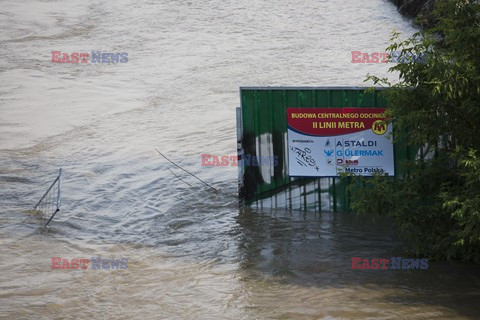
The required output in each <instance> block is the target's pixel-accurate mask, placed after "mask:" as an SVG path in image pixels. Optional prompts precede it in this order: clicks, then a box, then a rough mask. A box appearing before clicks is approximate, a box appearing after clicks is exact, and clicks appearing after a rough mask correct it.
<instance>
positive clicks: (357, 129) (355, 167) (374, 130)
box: [287, 108, 394, 177]
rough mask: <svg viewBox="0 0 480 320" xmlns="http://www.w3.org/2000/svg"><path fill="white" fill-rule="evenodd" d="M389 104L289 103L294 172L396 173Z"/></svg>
mask: <svg viewBox="0 0 480 320" xmlns="http://www.w3.org/2000/svg"><path fill="white" fill-rule="evenodd" d="M384 112H385V108H287V124H288V168H289V175H290V176H302V177H335V176H338V175H339V173H342V172H350V173H353V174H356V175H362V176H371V175H373V174H374V173H380V174H385V175H389V176H393V175H394V161H393V160H394V157H393V143H392V136H391V133H392V124H391V123H387V122H386V121H385V117H384Z"/></svg>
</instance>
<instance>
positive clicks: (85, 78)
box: [0, 0, 480, 319]
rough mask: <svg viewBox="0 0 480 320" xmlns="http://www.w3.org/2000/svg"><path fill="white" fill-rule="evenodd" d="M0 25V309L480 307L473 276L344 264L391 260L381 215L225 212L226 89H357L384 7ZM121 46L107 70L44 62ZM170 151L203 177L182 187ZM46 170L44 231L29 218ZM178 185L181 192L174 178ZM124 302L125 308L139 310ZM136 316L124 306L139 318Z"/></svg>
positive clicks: (355, 314) (73, 13) (366, 310)
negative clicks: (58, 263)
mask: <svg viewBox="0 0 480 320" xmlns="http://www.w3.org/2000/svg"><path fill="white" fill-rule="evenodd" d="M2 4H3V5H2V13H0V17H1V18H0V26H1V27H2V34H1V35H0V42H1V45H0V56H1V57H2V59H0V208H1V209H0V247H1V258H2V259H1V260H0V317H5V318H12V319H21V318H45V319H47V318H48V319H50V318H65V317H67V316H66V315H73V314H75V315H81V317H82V318H86V317H90V318H127V317H128V318H130V317H132V318H166V319H212V317H216V318H225V319H265V318H272V319H318V318H326V319H343V318H347V319H348V318H351V319H354V318H359V317H360V318H362V317H363V318H381V319H397V318H404V319H414V318H415V319H417V318H420V319H422V318H423V319H434V318H438V319H445V318H457V319H462V318H475V317H476V316H477V315H478V314H480V310H479V306H478V305H477V304H476V301H478V298H479V295H480V293H479V287H480V278H479V272H478V268H477V267H476V266H472V265H464V264H435V263H431V264H430V268H429V269H428V270H426V271H421V270H411V271H393V270H388V271H374V270H366V271H361V270H351V264H350V258H351V257H352V256H362V257H368V258H374V257H379V258H384V257H386V258H388V257H391V256H395V255H399V254H401V246H402V244H401V242H400V241H399V240H398V238H397V236H396V232H395V230H394V228H393V227H392V225H391V222H390V221H388V220H382V221H377V222H372V221H368V220H364V219H360V218H357V217H354V216H351V215H346V214H330V213H303V212H296V211H292V212H286V211H281V210H277V211H253V210H249V209H245V210H239V208H238V206H237V204H238V198H237V183H236V177H237V172H236V168H235V167H202V166H201V156H200V155H201V154H202V153H209V154H213V155H223V154H229V155H233V154H235V152H236V138H235V135H236V131H235V107H236V106H237V105H238V103H239V99H238V87H239V86H244V85H258V86H261V85H271V86H274V85H292V86H294V85H302V86H308V85H312V86H321V85H362V81H363V79H364V76H365V74H366V73H368V72H370V73H375V74H378V75H380V76H383V75H386V69H387V68H388V66H386V65H380V64H379V65H360V64H351V63H350V60H351V56H350V51H351V50H361V51H366V52H372V51H382V50H383V48H385V47H386V46H387V43H388V39H389V31H390V30H391V29H393V28H394V27H396V28H397V29H399V30H400V31H403V32H405V33H407V34H411V33H412V32H413V31H414V30H413V29H412V28H411V26H410V25H409V22H408V21H407V20H404V19H403V18H402V17H400V16H399V15H398V14H397V13H396V11H395V7H394V6H393V5H390V3H387V2H384V1H382V0H370V1H364V2H355V3H353V2H352V3H349V4H348V5H346V4H345V3H344V2H343V1H337V0H333V1H313V0H312V1H303V2H301V3H299V2H298V1H296V2H294V1H290V0H282V1H281V3H278V4H277V5H275V6H272V4H271V3H270V2H264V1H242V2H238V1H229V0H227V1H217V0H208V1H204V2H202V3H192V2H181V3H179V2H173V1H168V0H161V1H148V0H144V1H136V2H133V1H130V0H119V1H115V2H108V3H103V2H98V1H77V0H74V1H69V2H68V3H65V2H61V3H60V2H57V1H38V0H26V1H21V2H17V1H3V2H2ZM52 50H61V51H63V52H69V53H72V52H89V51H91V50H101V51H105V52H128V56H129V61H128V63H124V64H118V65H102V64H85V65H75V64H74V65H67V64H52V63H51V62H50V60H51V53H50V52H51V51H52ZM154 147H157V148H159V150H160V151H161V152H162V153H165V154H166V155H167V156H168V157H169V158H171V159H172V160H174V161H175V162H177V163H179V164H180V165H182V166H184V167H185V168H187V169H189V170H190V171H192V172H193V173H195V174H196V175H198V176H199V177H201V178H202V179H204V180H206V181H208V182H209V183H211V184H213V185H214V186H215V187H216V188H218V189H220V192H218V193H214V192H212V191H211V190H209V189H208V188H206V187H205V186H204V185H202V184H201V183H199V182H198V181H196V180H195V179H192V178H191V177H188V176H185V175H182V172H181V171H180V172H178V171H176V169H175V168H173V167H172V166H171V164H169V163H168V162H167V161H165V160H164V159H163V158H162V157H160V156H159V155H158V154H157V153H156V151H155V150H154ZM59 167H62V168H63V169H64V180H63V190H62V192H63V199H62V200H63V201H62V203H63V204H62V210H61V211H60V212H59V213H58V214H57V216H56V217H55V219H54V221H53V222H52V223H51V227H49V228H48V229H46V230H45V229H44V228H43V227H42V225H43V224H44V223H45V220H46V218H47V217H42V216H38V215H32V214H31V213H29V211H28V209H30V208H31V207H32V206H33V204H34V203H35V202H36V201H38V198H39V197H40V196H41V195H42V193H43V192H44V191H45V188H46V186H47V185H48V183H49V182H50V181H51V180H52V179H54V178H55V175H56V173H57V170H58V168H59ZM168 169H171V170H172V171H174V172H175V173H176V174H179V175H181V177H182V178H183V179H185V180H186V181H187V182H188V183H190V184H192V187H190V186H188V185H187V184H185V183H183V182H182V181H180V180H178V179H177V178H175V177H174V176H173V175H172V174H171V173H170V172H169V171H168ZM98 256H102V257H105V258H128V259H129V264H128V269H126V270H92V269H91V268H89V269H87V270H51V257H63V258H66V259H70V260H71V259H73V258H91V257H98ZM137 310H138V311H137ZM140 311H141V312H140Z"/></svg>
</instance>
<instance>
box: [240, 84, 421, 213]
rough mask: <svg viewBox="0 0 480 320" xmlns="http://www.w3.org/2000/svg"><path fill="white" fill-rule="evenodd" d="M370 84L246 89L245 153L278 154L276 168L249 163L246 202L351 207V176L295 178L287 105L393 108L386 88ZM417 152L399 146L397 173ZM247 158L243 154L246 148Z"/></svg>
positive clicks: (243, 93)
mask: <svg viewBox="0 0 480 320" xmlns="http://www.w3.org/2000/svg"><path fill="white" fill-rule="evenodd" d="M366 89H367V88H364V87H318V88H317V87H306V88H286V87H265V88H253V87H245V88H240V99H241V115H242V119H241V120H242V121H241V122H240V123H241V124H242V128H241V137H240V140H241V147H242V152H243V154H249V155H253V156H273V155H275V156H278V165H277V166H274V167H273V168H265V167H253V166H246V167H244V170H243V171H242V174H243V176H242V177H241V181H240V197H241V198H242V200H243V201H244V203H245V204H247V205H251V204H255V203H256V204H257V205H259V206H267V207H284V208H287V209H301V210H309V211H348V210H349V206H350V196H349V194H348V190H347V184H348V181H347V182H345V181H343V180H341V179H340V178H299V177H295V178H293V177H292V178H290V177H289V176H288V170H287V168H288V163H287V162H288V159H287V145H286V144H287V140H286V134H287V108H295V107H302V108H341V107H358V108H360V107H362V108H366V107H374V108H375V107H376V108H384V107H387V103H386V101H385V99H384V98H382V97H381V96H380V95H379V93H380V90H381V89H380V88H378V89H376V90H375V91H369V92H366ZM414 154H415V152H413V151H412V150H409V149H408V147H406V146H405V145H403V144H396V145H394V161H395V175H396V176H398V175H399V174H400V166H399V165H400V162H401V161H402V160H403V159H407V158H408V157H412V156H414ZM239 156H240V157H241V156H242V154H241V153H240V154H239Z"/></svg>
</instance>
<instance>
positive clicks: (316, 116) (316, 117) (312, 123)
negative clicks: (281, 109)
mask: <svg viewBox="0 0 480 320" xmlns="http://www.w3.org/2000/svg"><path fill="white" fill-rule="evenodd" d="M384 112H385V108H287V124H288V127H289V128H290V129H291V130H295V131H297V132H300V133H303V134H307V135H313V136H338V135H343V134H349V133H355V132H359V131H364V130H372V131H373V132H375V133H376V134H379V135H380V134H384V133H385V132H386V130H387V124H386V122H385V116H384Z"/></svg>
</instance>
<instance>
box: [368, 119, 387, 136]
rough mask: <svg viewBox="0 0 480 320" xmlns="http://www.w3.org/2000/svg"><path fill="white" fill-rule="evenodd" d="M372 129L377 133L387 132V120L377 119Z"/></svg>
mask: <svg viewBox="0 0 480 320" xmlns="http://www.w3.org/2000/svg"><path fill="white" fill-rule="evenodd" d="M372 131H373V132H374V133H375V134H378V135H382V134H384V133H385V132H387V124H386V122H385V121H383V120H376V121H375V122H374V123H373V124H372Z"/></svg>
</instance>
